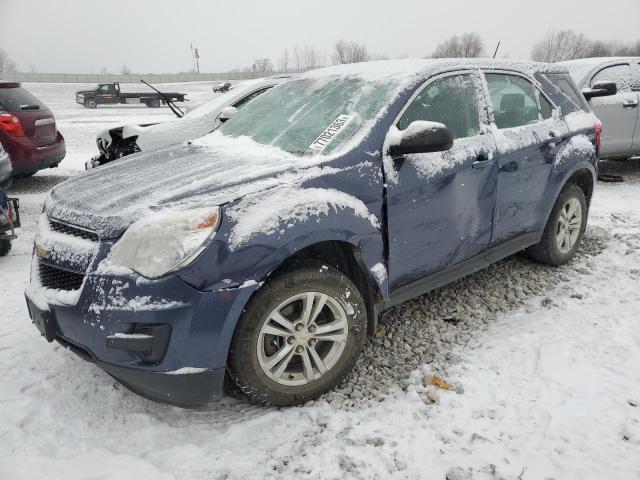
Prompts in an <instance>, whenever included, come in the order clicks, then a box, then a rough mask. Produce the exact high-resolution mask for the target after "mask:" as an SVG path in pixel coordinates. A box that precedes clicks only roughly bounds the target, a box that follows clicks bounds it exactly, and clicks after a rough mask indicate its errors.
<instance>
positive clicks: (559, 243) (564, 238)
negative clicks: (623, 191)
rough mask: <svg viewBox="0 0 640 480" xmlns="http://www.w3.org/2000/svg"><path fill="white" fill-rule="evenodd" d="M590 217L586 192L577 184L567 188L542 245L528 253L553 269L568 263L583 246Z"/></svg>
mask: <svg viewBox="0 0 640 480" xmlns="http://www.w3.org/2000/svg"><path fill="white" fill-rule="evenodd" d="M587 213H588V207H587V199H586V198H585V196H584V192H583V191H582V189H581V188H580V187H579V186H577V185H575V184H573V183H570V184H567V185H566V186H565V187H564V189H563V190H562V192H561V193H560V195H559V196H558V199H557V200H556V204H555V205H554V207H553V210H552V211H551V215H550V216H549V220H548V221H547V225H546V227H545V229H544V233H543V234H542V238H541V239H540V242H539V243H538V244H537V245H534V246H533V247H530V248H529V249H527V252H528V253H529V255H531V257H532V258H533V259H534V260H536V261H538V262H541V263H546V264H549V265H554V266H558V265H562V264H564V263H567V262H568V261H569V260H571V259H572V258H573V257H574V256H575V254H576V251H577V250H578V247H579V246H580V242H581V241H582V236H583V234H584V230H585V228H586V226H587Z"/></svg>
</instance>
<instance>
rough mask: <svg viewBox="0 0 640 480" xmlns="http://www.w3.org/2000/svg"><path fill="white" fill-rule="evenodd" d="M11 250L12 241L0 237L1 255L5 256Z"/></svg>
mask: <svg viewBox="0 0 640 480" xmlns="http://www.w3.org/2000/svg"><path fill="white" fill-rule="evenodd" d="M10 251H11V242H10V241H9V240H4V239H0V257H4V256H5V255H7V254H8V253H9V252H10Z"/></svg>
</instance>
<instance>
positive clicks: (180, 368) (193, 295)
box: [26, 257, 253, 407]
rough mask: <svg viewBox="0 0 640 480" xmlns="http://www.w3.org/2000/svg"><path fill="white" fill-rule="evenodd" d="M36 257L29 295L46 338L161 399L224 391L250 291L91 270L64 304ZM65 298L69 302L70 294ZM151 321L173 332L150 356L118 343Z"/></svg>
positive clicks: (200, 398)
mask: <svg viewBox="0 0 640 480" xmlns="http://www.w3.org/2000/svg"><path fill="white" fill-rule="evenodd" d="M39 261H40V259H38V258H37V257H36V258H35V259H34V264H33V267H32V284H31V285H30V287H29V289H28V290H27V292H26V297H27V306H28V308H29V314H30V317H31V318H32V320H33V322H34V323H35V324H36V326H37V327H38V330H40V332H41V333H42V334H43V335H44V336H45V337H46V338H47V340H49V341H53V340H55V341H57V342H59V343H60V344H62V345H64V346H65V347H67V348H69V349H70V350H71V351H73V352H74V353H76V354H78V355H79V356H81V357H82V358H84V359H85V360H88V361H91V362H93V363H95V364H96V365H97V366H99V367H100V368H102V369H103V370H105V371H106V372H107V373H109V374H110V375H112V376H113V377H114V378H116V379H117V380H119V381H120V382H122V383H123V384H124V385H125V386H127V387H128V388H130V389H131V390H133V391H135V392H137V393H139V394H141V395H143V396H145V397H147V398H150V399H153V400H156V401H161V402H165V403H169V404H172V405H177V406H181V407H199V406H204V405H206V404H207V403H209V402H211V401H214V400H217V399H219V398H221V397H222V396H223V394H224V393H223V379H224V374H225V367H226V359H227V353H228V349H229V344H230V342H231V337H232V335H233V331H234V329H235V325H236V322H237V320H238V318H239V316H240V314H241V312H242V309H243V307H244V304H245V303H246V301H247V300H248V298H249V297H250V295H251V293H252V291H253V288H235V289H220V290H215V291H209V292H200V291H198V290H196V289H194V288H193V287H191V286H190V285H188V284H187V283H185V282H184V281H183V280H181V279H180V278H178V277H177V276H175V275H169V276H167V277H165V278H163V279H159V280H154V281H151V280H148V279H144V278H142V277H136V276H134V275H133V274H132V275H130V276H108V275H98V274H96V273H89V274H88V275H87V276H86V278H85V280H84V281H83V284H82V287H81V288H80V289H79V290H78V291H77V292H76V293H77V299H75V298H74V299H73V300H72V301H70V302H69V301H67V302H66V304H65V302H61V301H58V298H56V297H58V296H60V295H58V293H59V292H56V291H55V290H51V289H48V288H45V287H42V286H41V285H38V279H37V278H35V279H34V273H33V270H35V271H36V272H35V275H36V277H37V275H38V272H37V271H38V262H39ZM94 267H95V265H94ZM89 271H90V272H91V271H95V268H93V269H91V268H90V269H89ZM60 297H61V298H64V299H65V300H68V299H69V295H66V292H65V295H62V296H60ZM43 317H46V318H45V319H44V320H43ZM44 323H46V324H47V325H48V326H44V325H43V324H44ZM154 326H166V327H167V328H168V329H169V330H170V335H169V337H168V341H167V342H166V345H165V347H164V351H163V352H162V355H161V356H160V358H157V357H156V358H154V359H153V361H147V360H146V359H145V354H144V353H143V352H140V351H136V349H135V348H134V349H133V350H129V349H128V347H127V346H126V345H125V346H124V347H123V344H122V342H114V341H113V339H114V338H136V335H137V333H136V332H140V331H144V329H145V328H150V327H154ZM137 350H139V349H137ZM146 358H147V359H148V358H149V357H146Z"/></svg>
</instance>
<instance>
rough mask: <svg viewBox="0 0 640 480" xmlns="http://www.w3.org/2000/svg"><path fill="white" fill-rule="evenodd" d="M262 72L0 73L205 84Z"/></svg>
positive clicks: (52, 79) (26, 78) (55, 79)
mask: <svg viewBox="0 0 640 480" xmlns="http://www.w3.org/2000/svg"><path fill="white" fill-rule="evenodd" d="M265 75H270V74H265V73H264V72H226V73H200V74H196V73H171V74H153V73H149V74H140V75H136V74H132V75H118V74H110V73H106V74H82V73H0V79H1V80H7V81H10V82H34V83H111V82H120V83H137V82H139V81H140V80H145V81H147V82H149V83H177V82H207V81H222V80H250V79H253V78H261V77H264V76H265Z"/></svg>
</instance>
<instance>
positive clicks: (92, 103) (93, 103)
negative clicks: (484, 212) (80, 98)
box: [84, 98, 98, 108]
mask: <svg viewBox="0 0 640 480" xmlns="http://www.w3.org/2000/svg"><path fill="white" fill-rule="evenodd" d="M84 106H85V107H86V108H96V107H97V106H98V104H97V102H96V101H95V99H93V98H87V99H86V100H85V101H84Z"/></svg>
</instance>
